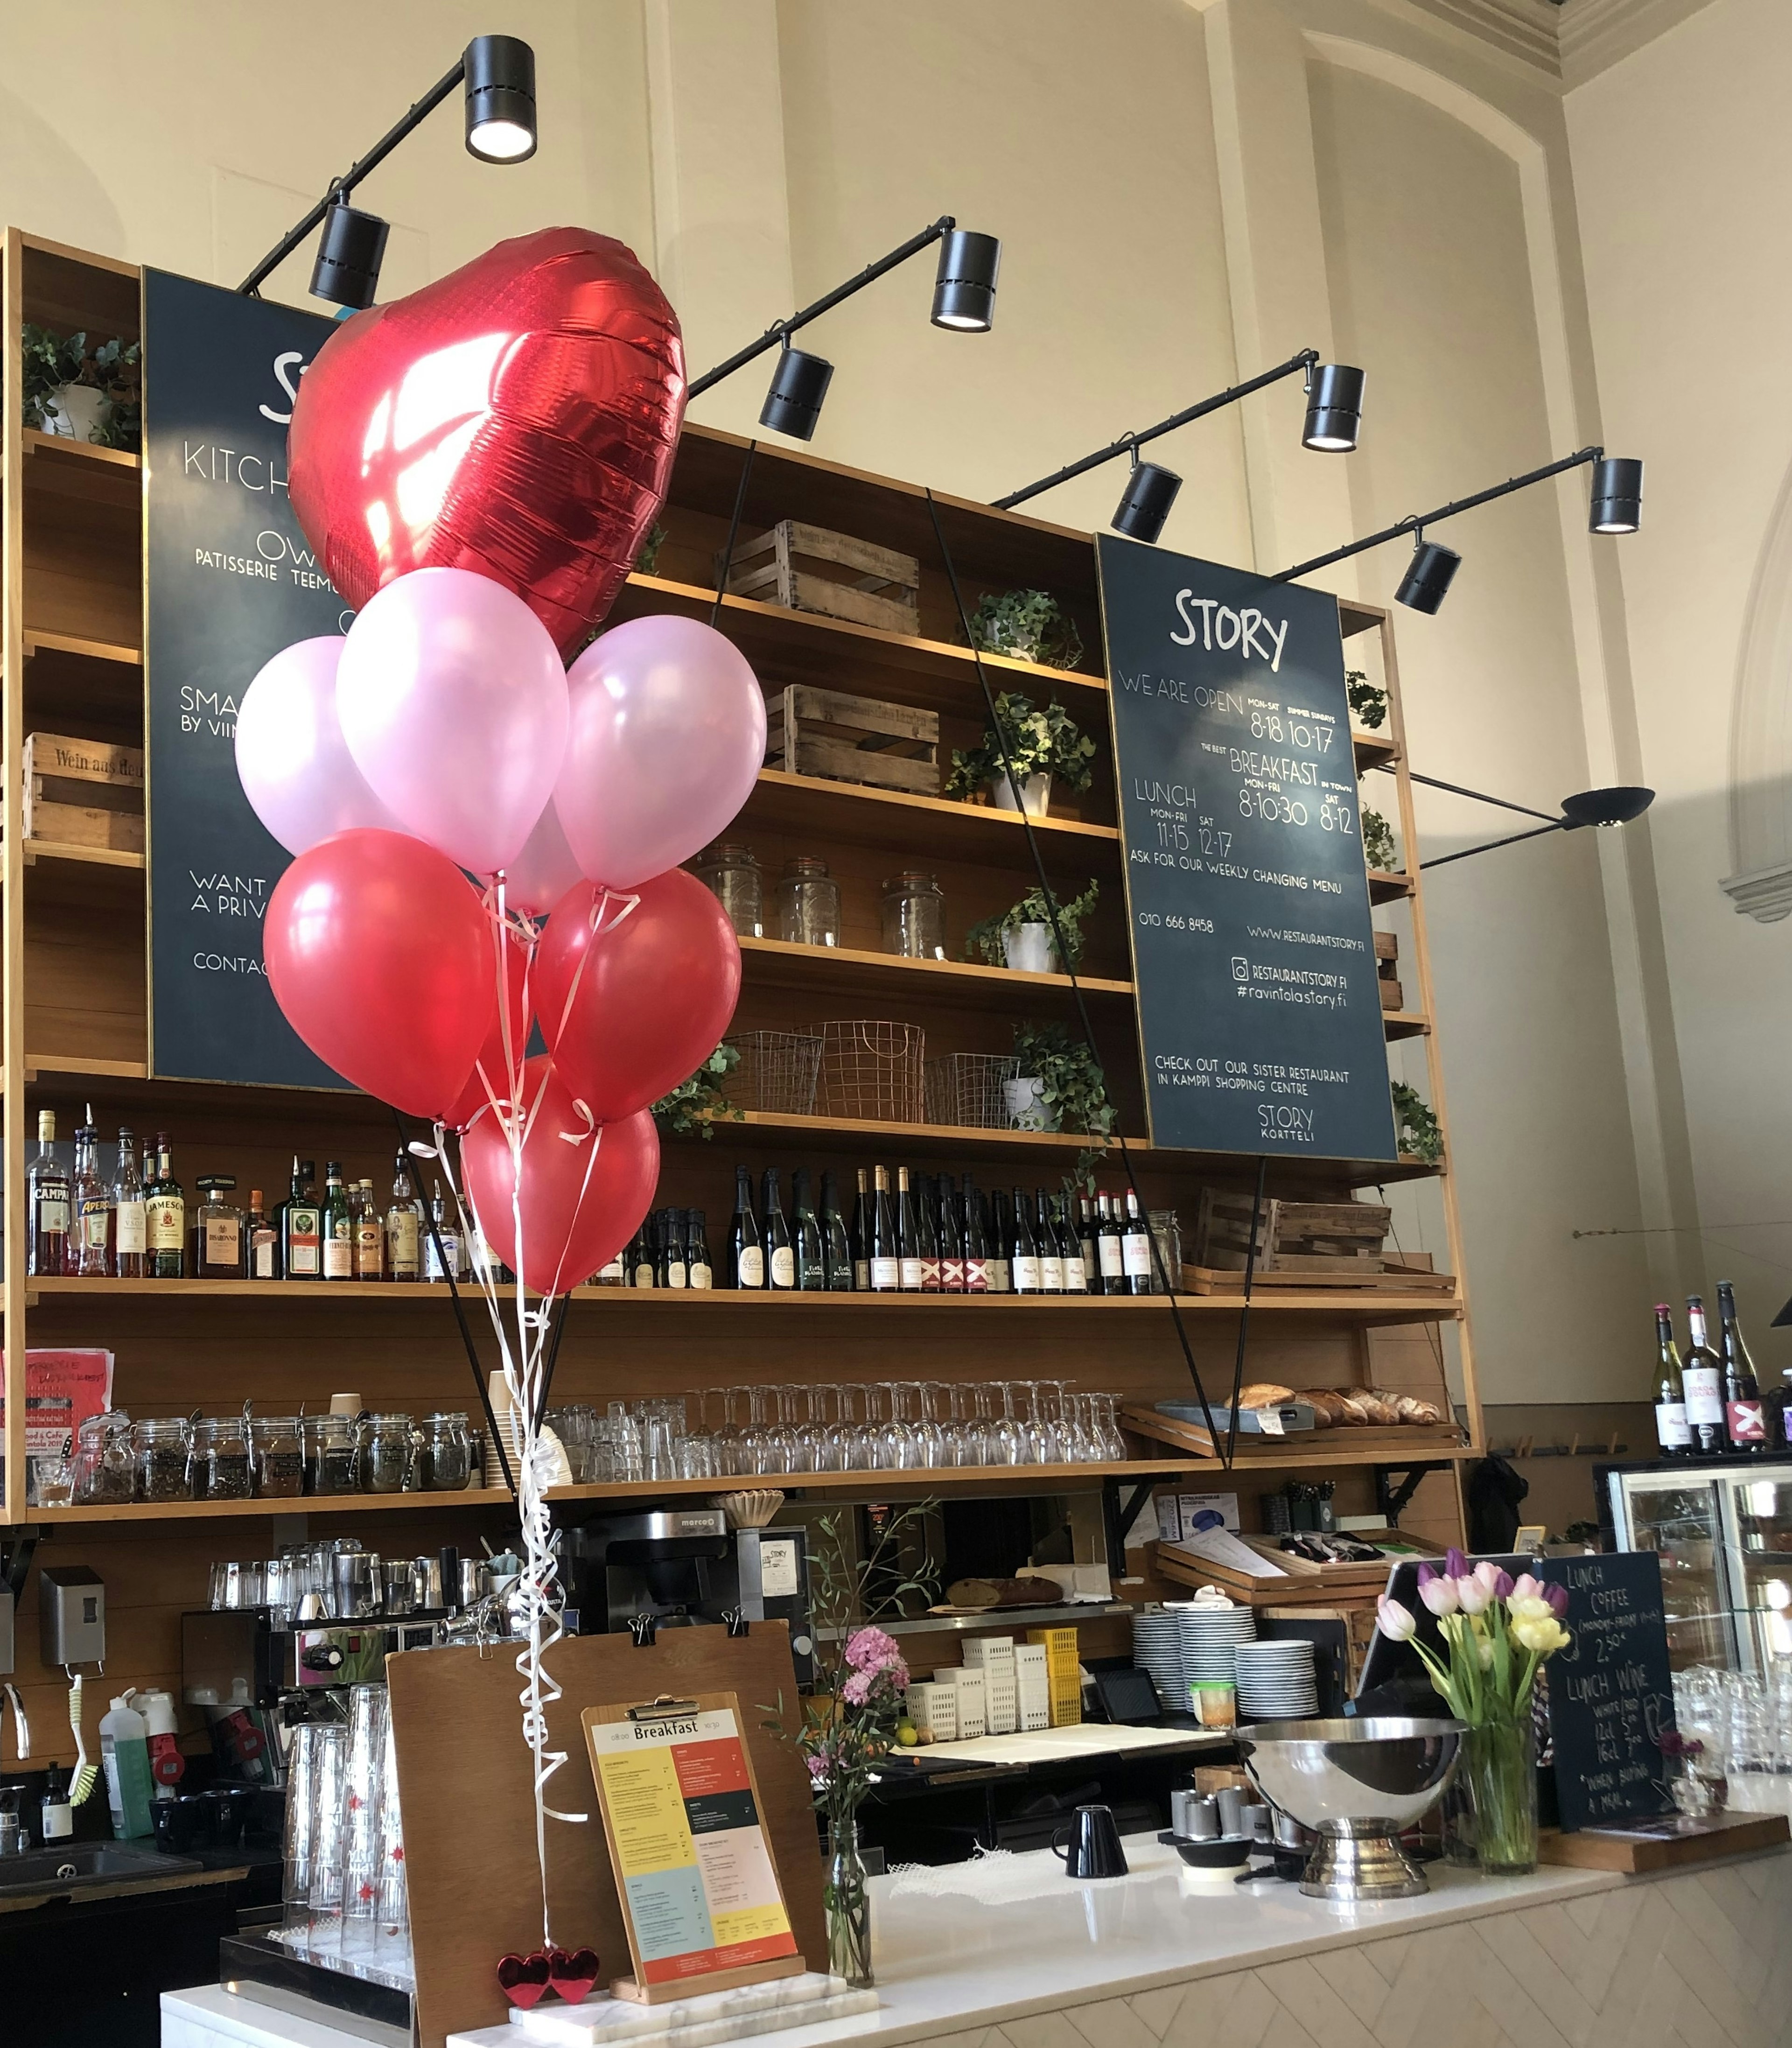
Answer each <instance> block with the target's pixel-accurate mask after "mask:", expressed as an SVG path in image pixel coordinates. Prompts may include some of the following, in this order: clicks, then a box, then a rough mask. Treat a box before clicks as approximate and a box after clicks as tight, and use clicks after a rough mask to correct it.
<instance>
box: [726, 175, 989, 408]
mask: <svg viewBox="0 0 1792 2048" xmlns="http://www.w3.org/2000/svg"><path fill="white" fill-rule="evenodd" d="M935 242H938V243H939V245H940V262H939V268H938V270H937V271H936V273H934V278H933V312H932V313H931V315H930V316H929V317H930V318H931V319H932V320H933V324H934V326H935V327H943V328H948V329H950V330H952V332H956V333H960V334H987V332H989V329H990V328H991V325H992V324H994V321H995V280H996V273H997V272H998V271H999V270H1000V268H1001V266H1002V244H1001V243H1000V242H999V241H997V239H995V236H994V235H977V234H974V233H972V231H971V230H970V229H969V228H966V227H959V226H958V224H957V223H956V222H955V221H954V220H953V219H952V215H950V214H949V213H948V214H942V215H941V217H940V219H937V220H936V221H935V222H934V223H933V226H932V227H924V228H923V229H922V230H921V232H920V234H918V235H910V238H909V239H908V240H907V241H906V242H904V243H902V246H901V247H900V248H897V249H892V250H890V254H888V255H887V256H880V257H879V258H878V260H877V262H875V263H871V264H867V266H866V267H865V268H864V269H863V270H861V271H860V272H859V274H858V276H857V277H851V278H849V279H848V281H847V282H846V283H845V284H844V285H840V286H838V287H837V288H836V289H835V290H833V291H832V292H829V293H827V295H826V296H825V297H822V298H819V299H817V300H816V301H815V302H814V304H813V305H807V306H805V307H804V308H802V310H801V312H795V313H793V314H792V315H791V316H790V317H789V319H788V320H780V321H778V324H776V326H774V327H769V328H766V331H765V332H764V333H763V334H762V335H761V336H760V337H759V338H758V340H757V341H754V342H750V343H748V344H747V347H745V348H743V349H742V350H740V351H739V352H738V353H737V354H735V355H731V356H730V357H729V358H728V359H727V362H726V363H717V364H716V367H715V368H714V369H713V370H707V371H705V372H704V374H703V375H702V376H701V377H699V378H696V381H695V382H693V383H692V386H691V387H690V390H689V393H688V396H689V397H690V398H701V397H702V396H703V394H704V392H705V391H707V390H709V389H710V388H711V386H713V385H716V384H720V382H721V381H722V379H723V378H724V377H731V376H732V375H733V374H734V373H735V371H736V370H739V369H741V368H743V367H744V366H745V365H746V364H747V363H751V362H752V361H753V359H754V357H755V356H760V355H764V354H765V353H766V351H767V350H768V349H772V348H775V349H777V350H778V367H777V368H776V369H775V370H774V371H773V372H772V380H771V387H770V390H768V391H767V392H766V402H765V404H764V405H763V406H762V407H761V409H760V412H759V424H760V425H761V426H762V427H770V429H772V430H773V432H775V433H781V434H789V435H792V436H794V438H795V439H797V440H804V441H806V440H809V439H810V438H811V436H813V434H814V432H815V429H816V425H817V423H818V422H819V421H820V417H821V401H822V400H823V399H824V398H826V397H827V395H828V383H829V381H830V380H831V379H832V376H833V374H834V366H833V365H832V363H830V362H828V360H827V359H826V358H825V357H824V356H820V355H808V354H805V351H803V350H801V349H800V348H793V347H791V346H790V337H791V336H792V335H793V334H795V333H796V332H797V331H798V330H799V329H800V328H805V327H807V326H808V325H809V322H810V321H811V320H819V319H820V316H822V314H823V313H824V312H830V311H831V310H832V308H834V307H836V306H837V305H838V304H840V301H842V300H843V299H850V298H851V297H852V295H853V293H855V292H862V291H863V289H865V287H866V286H867V285H868V284H870V283H871V282H872V281H873V280H874V279H875V278H878V277H882V276H883V275H884V274H885V273H886V272H887V271H890V270H894V269H895V268H896V267H897V266H898V264H902V263H906V262H907V261H908V260H909V258H910V257H911V256H914V255H918V254H920V252H921V250H923V249H927V248H930V247H932V246H933V243H935Z"/></svg>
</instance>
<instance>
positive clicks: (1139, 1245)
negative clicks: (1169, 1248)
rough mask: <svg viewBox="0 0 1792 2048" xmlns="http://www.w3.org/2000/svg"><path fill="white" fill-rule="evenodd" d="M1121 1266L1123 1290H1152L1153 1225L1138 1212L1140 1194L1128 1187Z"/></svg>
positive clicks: (1141, 1291) (1148, 1291) (1133, 1292)
mask: <svg viewBox="0 0 1792 2048" xmlns="http://www.w3.org/2000/svg"><path fill="white" fill-rule="evenodd" d="M1120 1266H1121V1270H1122V1273H1123V1276H1124V1278H1125V1283H1126V1284H1125V1286H1124V1287H1123V1290H1122V1291H1123V1293H1125V1294H1150V1291H1151V1226H1150V1224H1148V1223H1147V1222H1146V1220H1145V1219H1144V1217H1143V1216H1141V1215H1140V1214H1139V1212H1138V1194H1137V1193H1136V1192H1135V1190H1134V1189H1131V1188H1128V1189H1127V1220H1126V1232H1125V1235H1123V1237H1122V1238H1121V1239H1120Z"/></svg>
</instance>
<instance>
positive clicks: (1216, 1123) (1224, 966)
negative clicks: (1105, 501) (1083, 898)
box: [1096, 534, 1396, 1160]
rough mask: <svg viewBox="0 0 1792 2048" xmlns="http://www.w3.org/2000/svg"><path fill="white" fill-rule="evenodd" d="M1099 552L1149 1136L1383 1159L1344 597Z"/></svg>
mask: <svg viewBox="0 0 1792 2048" xmlns="http://www.w3.org/2000/svg"><path fill="white" fill-rule="evenodd" d="M1096 557H1097V560H1098V561H1099V564H1100V572H1101V611H1102V623H1103V629H1104V633H1105V635H1106V638H1107V673H1108V677H1109V685H1110V688H1109V702H1110V704H1111V708H1112V714H1113V727H1114V779H1115V785H1116V789H1117V791H1118V795H1119V817H1120V831H1121V836H1122V839H1123V842H1124V847H1125V855H1126V874H1127V909H1128V913H1129V916H1130V917H1131V940H1132V957H1133V966H1134V979H1135V982H1136V983H1137V985H1138V1024H1139V1036H1140V1039H1141V1042H1142V1053H1143V1058H1144V1065H1145V1072H1146V1092H1145V1100H1146V1113H1147V1115H1148V1116H1149V1118H1150V1130H1151V1139H1152V1142H1153V1143H1154V1144H1156V1145H1161V1146H1181V1147H1187V1148H1189V1149H1192V1150H1205V1151H1221V1152H1245V1153H1256V1154H1282V1155H1293V1156H1296V1157H1300V1158H1343V1159H1390V1160H1391V1159H1392V1158H1394V1157H1395V1156H1396V1152H1395V1145H1394V1115H1393V1108H1392V1105H1391V1101H1390V1099H1389V1094H1388V1076H1387V1041H1386V1038H1385V1037H1384V1034H1383V1028H1382V1011H1381V997H1380V991H1379V989H1378V987H1377V986H1376V975H1375V939H1374V933H1373V927H1372V926H1371V923H1370V919H1369V888H1368V878H1367V874H1366V873H1365V871H1364V868H1363V840H1362V834H1361V832H1360V828H1359V824H1358V818H1357V794H1356V763H1355V758H1354V756H1353V754H1352V748H1351V740H1350V711H1349V705H1348V702H1347V700H1346V699H1345V696H1344V644H1343V641H1342V639H1341V638H1340V634H1339V630H1338V607H1337V602H1336V599H1334V598H1332V597H1330V596H1328V595H1326V594H1325V592H1321V591H1313V590H1302V589H1299V588H1296V587H1295V586H1294V585H1293V584H1272V583H1267V582H1266V581H1265V580H1263V578H1262V577H1260V576H1251V575H1249V574H1247V572H1245V571H1243V570H1242V569H1235V568H1224V567H1223V566H1221V565H1220V564H1216V563H1213V562H1203V561H1197V560H1194V559H1193V557H1190V556H1187V555H1174V554H1170V553H1167V552H1166V550H1164V549H1161V548H1147V547H1141V546H1139V545H1137V544H1136V543H1135V542H1133V541H1123V540H1119V539H1115V538H1113V537H1111V536H1109V535H1107V534H1103V535H1102V536H1101V537H1100V539H1099V540H1098V541H1097V542H1096Z"/></svg>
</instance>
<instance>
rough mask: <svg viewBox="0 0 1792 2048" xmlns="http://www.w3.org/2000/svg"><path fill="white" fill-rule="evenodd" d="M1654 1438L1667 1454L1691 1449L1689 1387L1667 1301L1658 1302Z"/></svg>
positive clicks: (1676, 1454)
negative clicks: (1688, 1422)
mask: <svg viewBox="0 0 1792 2048" xmlns="http://www.w3.org/2000/svg"><path fill="white" fill-rule="evenodd" d="M1655 1354H1656V1362H1655V1441H1656V1442H1657V1443H1658V1444H1659V1445H1661V1447H1662V1456H1663V1457H1664V1458H1683V1457H1685V1456H1686V1455H1687V1454H1688V1453H1689V1451H1690V1450H1691V1449H1692V1445H1693V1434H1692V1431H1691V1430H1690V1429H1688V1427H1687V1426H1686V1387H1685V1381H1684V1380H1683V1379H1681V1373H1680V1352H1679V1348H1678V1346H1677V1345H1676V1344H1675V1343H1674V1312H1673V1311H1672V1309H1670V1308H1669V1306H1668V1305H1667V1304H1666V1301H1658V1302H1657V1303H1656V1304H1655Z"/></svg>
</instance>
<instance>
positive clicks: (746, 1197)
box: [728, 1166, 766, 1287]
mask: <svg viewBox="0 0 1792 2048" xmlns="http://www.w3.org/2000/svg"><path fill="white" fill-rule="evenodd" d="M765 1284H766V1247H765V1240H764V1239H762V1237H761V1235H759V1219H758V1217H757V1216H754V1213H753V1180H752V1176H751V1174H750V1173H748V1172H747V1169H746V1168H745V1167H744V1166H737V1167H735V1212H734V1218H733V1220H732V1221H731V1223H730V1224H729V1225H728V1285H729V1286H731V1287H763V1286H765Z"/></svg>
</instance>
